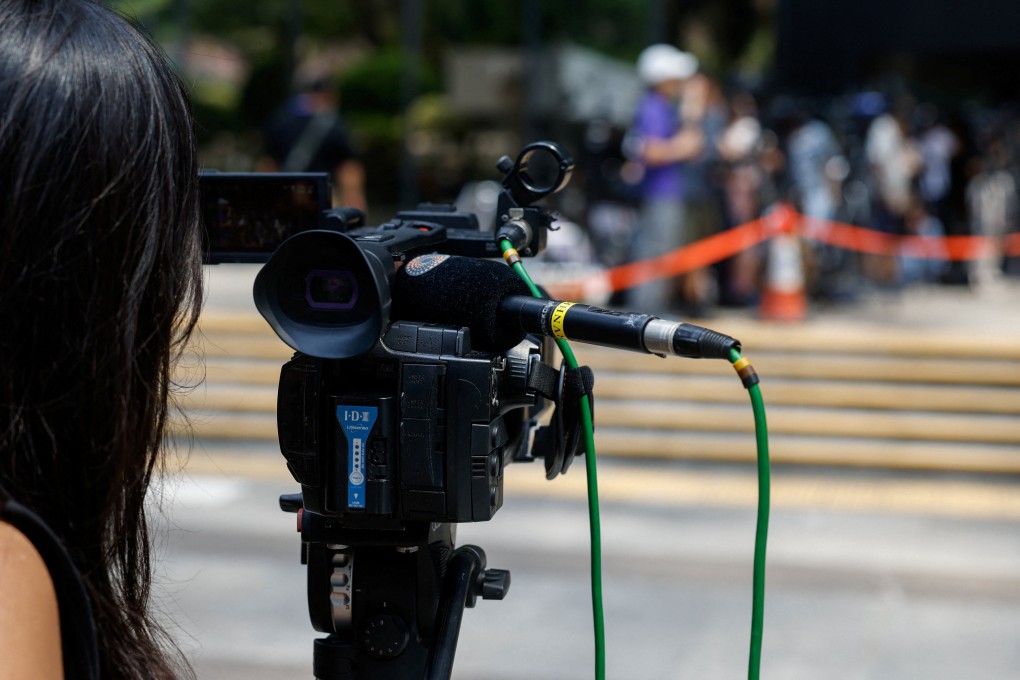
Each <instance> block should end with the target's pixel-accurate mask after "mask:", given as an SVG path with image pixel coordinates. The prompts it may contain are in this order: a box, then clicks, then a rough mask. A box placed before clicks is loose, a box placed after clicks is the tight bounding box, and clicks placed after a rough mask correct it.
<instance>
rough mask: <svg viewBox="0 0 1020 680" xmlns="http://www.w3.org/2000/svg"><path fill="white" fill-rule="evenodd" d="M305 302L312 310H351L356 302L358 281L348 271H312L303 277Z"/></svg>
mask: <svg viewBox="0 0 1020 680" xmlns="http://www.w3.org/2000/svg"><path fill="white" fill-rule="evenodd" d="M305 301H306V302H307V303H308V306H309V307H311V308H312V309H325V310H337V311H346V310H349V309H352V308H353V307H354V305H355V304H356V303H357V302H358V280H357V278H355V276H354V274H353V273H352V272H350V271H348V270H340V269H314V270H312V271H310V272H308V275H307V276H306V277H305Z"/></svg>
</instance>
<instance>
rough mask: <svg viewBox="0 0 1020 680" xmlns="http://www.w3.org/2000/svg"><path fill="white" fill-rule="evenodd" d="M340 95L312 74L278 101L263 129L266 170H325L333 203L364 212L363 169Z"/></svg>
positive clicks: (365, 209) (365, 205)
mask: <svg viewBox="0 0 1020 680" xmlns="http://www.w3.org/2000/svg"><path fill="white" fill-rule="evenodd" d="M339 104H340V98H339V95H338V94H337V92H336V90H335V89H334V88H333V87H332V86H331V84H330V82H329V79H328V78H326V77H323V76H318V77H314V78H311V79H310V80H309V81H308V83H307V84H306V85H305V86H304V87H303V88H302V89H301V91H300V92H298V93H297V94H295V95H293V96H292V97H291V98H289V99H288V100H287V101H286V102H284V103H283V105H281V106H280V107H279V108H278V109H277V110H276V111H275V112H274V113H273V115H272V116H271V117H270V119H269V121H268V123H267V124H266V128H265V146H266V152H267V153H268V154H269V158H268V159H264V160H263V162H262V163H261V164H260V170H263V171H267V172H274V171H281V172H325V173H328V174H329V175H330V179H331V181H332V183H333V203H334V205H338V206H340V205H343V206H349V207H352V208H357V209H359V210H361V211H363V212H367V211H368V201H367V200H366V198H365V167H364V165H363V164H362V162H361V159H360V158H358V154H357V153H356V152H355V150H354V147H353V145H352V144H351V141H350V136H349V135H348V133H347V128H346V126H345V125H344V122H343V119H342V118H341V117H340V109H339Z"/></svg>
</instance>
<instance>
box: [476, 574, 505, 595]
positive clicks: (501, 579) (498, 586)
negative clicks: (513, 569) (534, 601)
mask: <svg viewBox="0 0 1020 680" xmlns="http://www.w3.org/2000/svg"><path fill="white" fill-rule="evenodd" d="M508 590H510V572H509V571H507V570H506V569H486V570H485V571H483V572H482V574H481V577H480V578H479V579H478V594H479V595H481V596H482V599H483V600H502V599H503V598H504V597H506V592H507V591H508Z"/></svg>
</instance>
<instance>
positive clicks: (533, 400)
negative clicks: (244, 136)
mask: <svg viewBox="0 0 1020 680" xmlns="http://www.w3.org/2000/svg"><path fill="white" fill-rule="evenodd" d="M497 168H498V169H499V170H500V172H501V173H503V180H502V185H501V189H500V193H499V198H498V203H497V217H498V225H497V231H496V232H495V233H494V232H485V231H482V230H480V229H479V224H478V220H477V218H476V216H475V215H473V214H471V213H464V212H458V211H457V210H456V209H455V208H454V207H453V206H448V205H443V206H437V205H423V206H419V207H418V208H417V209H416V210H411V211H406V212H400V213H397V215H396V216H395V217H394V218H393V219H392V220H390V221H388V222H386V223H384V224H381V225H378V226H366V225H365V224H364V220H365V218H364V215H363V214H361V213H360V212H359V211H356V210H353V209H350V208H338V209H330V208H329V206H328V200H329V199H328V197H329V195H330V193H329V186H328V181H327V178H326V176H325V175H314V174H279V175H259V174H241V175H238V174H225V173H207V174H203V175H202V178H201V184H202V191H203V218H204V221H205V223H206V231H207V235H208V240H209V253H210V255H209V261H210V262H212V263H218V262H265V265H264V266H263V268H262V269H261V270H260V272H259V274H258V276H257V278H256V281H255V286H254V298H255V304H256V307H257V308H258V310H259V312H260V313H261V314H262V315H263V316H264V317H265V318H266V320H267V321H268V322H269V324H270V326H272V328H273V330H274V331H275V332H276V333H277V335H278V336H279V337H280V338H281V339H282V340H283V341H284V342H285V343H287V344H288V345H289V346H290V347H291V348H293V349H294V350H295V351H296V353H295V355H294V357H293V358H292V359H291V360H290V361H288V362H287V363H286V364H285V365H284V366H283V369H282V371H281V375H280V383H279V393H278V404H277V423H278V432H279V440H280V449H281V451H282V453H283V455H284V457H285V458H286V460H287V466H288V468H289V469H290V471H291V473H292V474H293V476H294V478H295V480H297V481H298V482H299V483H300V484H301V493H300V494H295V495H288V496H283V497H281V507H283V509H285V510H288V511H293V512H297V513H298V514H299V525H300V527H301V534H302V545H303V551H302V561H303V563H305V564H307V565H308V588H309V590H308V592H309V596H308V600H309V612H310V616H311V619H312V623H313V626H314V627H315V628H316V630H319V631H321V632H325V633H327V634H328V637H327V638H323V639H320V640H317V641H316V646H315V656H314V667H315V676H316V677H317V678H350V679H354V678H405V677H422V676H423V675H424V677H431V678H440V677H449V673H450V670H451V669H452V662H453V654H454V651H455V648H456V640H457V635H458V632H459V625H460V616H461V615H462V612H463V608H464V607H465V606H472V605H473V604H474V601H475V598H476V597H478V596H481V597H483V598H486V599H501V598H502V597H503V595H504V594H505V592H506V590H507V588H508V587H509V573H508V572H503V571H500V570H487V569H486V565H485V555H484V553H483V552H482V551H481V549H479V548H477V547H475V546H464V547H462V548H460V549H457V550H454V535H455V531H454V528H453V524H454V523H458V522H476V521H484V520H488V519H490V518H492V516H493V515H494V514H495V512H496V511H497V510H498V509H499V508H500V506H501V505H502V502H503V473H504V469H505V467H506V465H507V464H509V463H511V462H514V461H528V460H533V459H534V458H535V457H536V456H541V457H544V458H545V466H546V476H547V477H548V478H550V479H551V478H553V477H555V476H556V475H557V474H558V473H560V472H563V471H565V470H566V469H567V467H568V466H569V464H570V461H571V460H572V459H573V457H574V456H575V455H576V454H577V453H578V452H579V451H580V449H581V446H580V437H578V436H572V435H571V434H570V433H571V431H572V428H573V427H575V425H574V424H573V423H571V422H570V420H571V416H570V415H568V413H569V407H567V408H562V407H561V404H562V403H563V402H565V401H569V400H570V399H571V398H573V400H574V401H576V396H573V395H574V393H576V391H577V389H579V388H577V387H576V386H577V385H578V384H580V382H583V381H578V380H576V379H571V378H572V376H569V375H568V372H567V369H565V368H555V367H553V366H551V365H550V355H551V352H550V347H549V344H550V341H549V340H548V339H547V338H542V337H540V336H539V335H535V334H529V333H526V332H524V331H522V330H520V328H513V327H508V326H506V325H505V324H504V323H503V322H502V321H501V319H500V318H499V317H498V316H497V313H496V312H497V310H496V309H495V307H496V305H495V304H493V305H484V304H479V303H478V300H479V298H478V294H479V291H488V292H491V294H492V296H494V297H493V298H492V299H493V300H498V299H502V298H503V297H506V296H507V295H511V294H514V293H520V292H525V293H526V292H527V291H526V290H523V291H522V290H521V287H522V286H523V284H522V283H521V282H520V281H519V279H518V278H517V277H516V275H515V274H514V273H513V272H512V271H511V270H510V269H509V268H508V267H505V266H503V265H500V267H499V269H498V272H505V276H504V275H502V274H499V275H494V274H493V272H494V269H493V268H492V266H491V265H492V263H491V262H485V263H484V264H485V265H488V266H483V265H481V264H479V263H482V262H483V261H484V260H485V259H486V258H494V257H499V256H500V248H499V239H500V238H503V237H506V238H509V239H510V240H511V241H512V242H513V243H514V246H515V248H516V249H517V251H518V252H519V253H520V254H521V255H523V256H530V255H536V254H538V253H540V252H541V251H542V250H543V248H544V247H545V244H546V237H547V232H548V230H549V229H550V227H551V226H552V222H553V215H552V214H551V213H550V212H549V211H548V210H547V209H545V208H543V207H539V206H536V205H534V204H535V203H536V202H537V201H539V200H540V199H542V198H544V197H546V196H549V195H551V194H553V193H555V192H557V191H559V190H560V189H562V188H563V187H564V186H565V185H566V183H567V182H568V181H569V178H570V174H571V171H572V169H573V160H572V159H571V158H570V157H569V155H568V154H567V153H566V152H565V151H564V150H563V149H562V148H560V147H559V146H558V145H556V144H554V143H551V142H537V143H534V144H530V145H528V146H526V147H525V148H524V149H523V150H522V151H521V152H520V154H519V155H518V156H517V158H516V160H513V159H511V158H509V157H503V158H502V159H500V160H499V162H498V164H497ZM426 283H427V284H428V285H425V284H426ZM439 289H442V290H443V298H442V301H439V302H436V303H435V304H433V300H432V299H431V295H432V293H433V292H434V291H436V290H439ZM484 294H488V293H484ZM426 307H430V308H431V309H429V310H428V313H425V314H423V313H422V312H423V309H424V308H426ZM482 307H492V309H483V308H482ZM461 320H463V321H461ZM476 321H477V323H476ZM575 377H576V376H575ZM589 382H590V381H589ZM572 385H573V386H575V387H573V388H572V387H571V386H572ZM550 404H551V406H552V409H551V410H552V411H555V413H553V414H552V417H551V420H550V421H549V422H548V423H547V424H544V425H543V424H541V423H540V417H543V416H544V415H549V414H545V411H546V410H547V409H549V407H550Z"/></svg>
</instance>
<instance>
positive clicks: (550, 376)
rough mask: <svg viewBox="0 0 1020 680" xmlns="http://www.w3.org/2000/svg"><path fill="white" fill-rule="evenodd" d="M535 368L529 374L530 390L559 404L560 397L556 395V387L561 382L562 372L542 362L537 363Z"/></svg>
mask: <svg viewBox="0 0 1020 680" xmlns="http://www.w3.org/2000/svg"><path fill="white" fill-rule="evenodd" d="M533 366H534V368H533V369H532V370H531V372H530V373H529V374H528V389H529V390H531V391H533V392H536V393H537V394H541V395H542V396H543V397H545V398H546V399H550V400H552V401H553V402H555V403H559V401H560V395H558V394H557V393H556V392H557V387H556V386H557V384H559V381H560V372H559V371H557V370H556V369H555V368H553V367H552V366H550V365H549V364H545V363H542V362H541V361H538V362H535V363H534V364H533Z"/></svg>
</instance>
